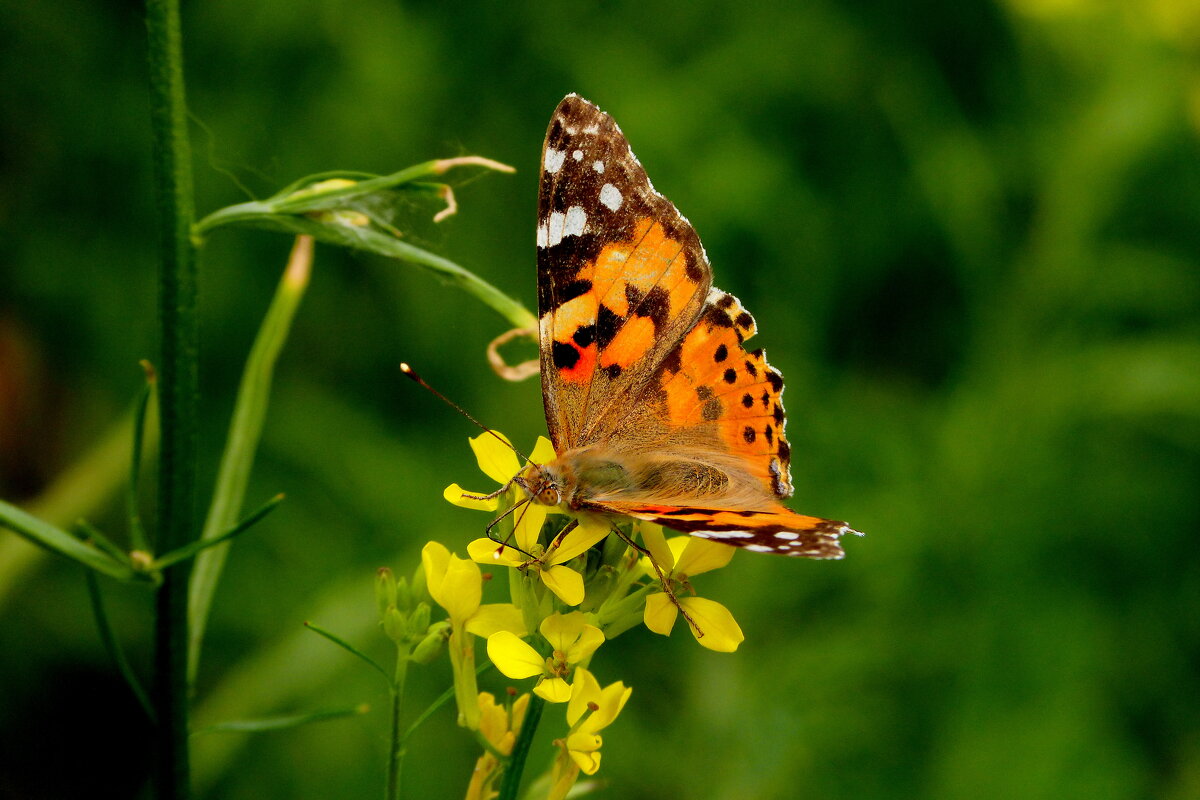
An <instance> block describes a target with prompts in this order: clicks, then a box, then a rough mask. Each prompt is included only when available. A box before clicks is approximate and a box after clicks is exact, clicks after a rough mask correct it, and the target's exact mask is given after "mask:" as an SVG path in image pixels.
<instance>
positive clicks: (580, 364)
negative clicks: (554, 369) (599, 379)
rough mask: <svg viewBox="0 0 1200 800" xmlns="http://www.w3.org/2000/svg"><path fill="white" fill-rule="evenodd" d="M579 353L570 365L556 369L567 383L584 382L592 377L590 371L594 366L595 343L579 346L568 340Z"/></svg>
mask: <svg viewBox="0 0 1200 800" xmlns="http://www.w3.org/2000/svg"><path fill="white" fill-rule="evenodd" d="M567 344H569V345H570V346H571V347H574V348H575V350H576V352H578V353H579V360H578V361H576V362H575V363H574V364H572V365H571V366H570V367H564V368H563V369H560V370H559V371H558V374H559V375H561V376H562V379H563V380H564V381H566V382H567V383H586V382H588V381H590V380H591V379H592V371H593V370H594V369H595V368H596V345H595V344H589V345H588V346H587V347H583V348H580V347H579V346H578V345H576V344H575V343H574V342H568V343H567Z"/></svg>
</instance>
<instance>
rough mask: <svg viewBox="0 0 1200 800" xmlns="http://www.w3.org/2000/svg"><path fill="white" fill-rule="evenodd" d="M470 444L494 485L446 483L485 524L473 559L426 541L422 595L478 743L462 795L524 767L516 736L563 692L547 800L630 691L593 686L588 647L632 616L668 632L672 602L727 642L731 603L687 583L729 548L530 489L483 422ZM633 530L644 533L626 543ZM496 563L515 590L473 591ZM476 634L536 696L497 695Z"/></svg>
mask: <svg viewBox="0 0 1200 800" xmlns="http://www.w3.org/2000/svg"><path fill="white" fill-rule="evenodd" d="M471 447H472V449H473V450H474V451H475V456H476V459H477V460H478V463H479V467H480V469H481V470H482V471H483V472H484V474H486V475H487V476H488V477H490V478H491V479H492V480H494V481H496V482H497V483H498V484H500V489H499V490H497V491H493V492H490V493H489V492H469V491H465V490H464V489H462V488H461V487H460V486H458V485H457V484H452V485H451V486H449V487H447V489H446V491H445V498H446V499H447V500H449V501H450V502H451V503H454V504H455V505H458V506H462V507H464V508H470V509H476V510H482V511H487V512H489V513H490V514H492V515H493V521H492V524H491V525H490V526H489V529H488V534H489V535H488V537H487V538H479V539H476V540H475V541H473V542H471V543H470V544H469V545H468V547H467V554H468V555H469V556H470V558H469V559H463V558H459V557H457V556H455V555H453V554H452V553H450V552H449V551H448V550H447V549H446V548H445V547H444V546H443V545H441V544H439V543H437V542H430V543H429V544H427V545H426V546H425V549H424V551H423V554H422V561H423V565H424V575H425V582H426V584H427V586H428V592H429V595H430V596H431V597H432V599H433V600H434V601H435V602H436V603H437V604H438V605H440V606H441V607H442V608H443V609H445V611H446V613H447V614H448V616H449V620H448V624H449V629H450V633H449V652H450V657H451V665H452V667H453V672H454V685H455V698H456V700H457V703H458V712H459V723H460V724H461V725H463V726H464V727H467V728H469V729H471V730H473V731H475V732H476V735H477V736H478V737H479V739H480V743H481V745H482V746H483V748H484V753H483V755H481V756H480V758H479V761H478V762H477V763H476V767H475V772H474V773H473V775H472V778H471V782H470V787H469V790H468V792H467V798H468V800H489V799H490V798H493V797H496V796H497V795H498V793H499V789H498V788H497V786H498V784H503V783H504V775H505V773H506V770H518V771H519V770H520V768H521V766H522V764H523V758H524V755H523V751H522V749H521V748H520V747H516V748H515V749H514V746H515V743H516V742H517V741H518V740H519V739H520V738H521V737H522V734H523V733H524V727H525V725H526V723H527V721H530V722H532V724H534V725H536V724H537V719H538V718H539V717H540V715H541V712H540V709H541V707H542V705H544V704H546V703H550V704H565V723H566V727H565V733H564V734H563V735H562V736H561V737H560V738H558V739H556V740H555V746H556V748H557V756H556V757H555V759H554V761H553V763H552V765H551V767H550V772H549V775H548V777H547V779H546V785H548V787H549V789H548V797H549V798H551V800H557V798H563V797H566V795H567V793H568V792H569V791H570V789H571V788H572V786H574V784H575V782H576V780H577V779H578V777H579V775H580V774H581V773H582V774H585V775H591V774H594V773H595V772H596V770H597V769H599V766H600V748H601V745H602V743H603V740H602V737H601V735H600V732H601V731H602V730H603V729H604V728H606V727H608V726H609V725H611V724H612V723H613V721H614V720H615V719H616V718H617V715H618V714H619V713H620V711H621V709H622V708H623V707H624V705H625V702H626V701H627V700H628V699H629V696H630V693H631V692H632V689H631V688H629V687H627V686H625V684H624V683H622V682H621V681H616V682H613V683H611V684H609V685H607V686H602V685H601V683H600V681H599V679H598V678H597V677H596V676H595V675H594V674H593V673H592V672H591V671H590V666H589V665H590V662H591V660H592V656H593V654H594V653H595V652H596V651H597V649H598V648H600V647H601V646H602V645H603V644H605V643H606V642H607V641H608V640H610V639H613V638H615V637H616V636H618V635H620V634H622V633H624V632H626V631H629V630H631V629H633V628H636V627H638V626H639V625H644V626H645V627H646V628H647V629H649V630H650V631H652V632H654V633H657V634H661V635H664V636H667V635H670V633H671V630H672V629H673V627H674V625H675V622H676V621H677V619H678V617H679V616H680V615H682V616H683V617H684V618H685V620H686V621H687V624H688V626H689V628H690V630H691V632H692V634H693V635H694V636H695V637H696V640H697V641H698V642H699V643H700V644H701V645H703V646H704V647H707V648H709V649H711V650H715V651H720V652H732V651H734V650H736V649H737V647H738V645H739V644H740V643H741V641H742V638H743V637H742V631H741V629H740V628H739V627H738V625H737V622H736V621H735V620H734V618H733V615H732V614H730V613H729V611H728V610H727V609H726V608H725V607H724V606H722V605H721V604H720V603H717V602H716V601H714V600H711V599H707V598H703V597H700V596H698V595H697V594H696V591H695V588H694V587H693V585H692V578H694V577H695V576H696V575H699V574H701V573H704V572H709V571H711V570H714V569H718V568H720V567H723V566H725V565H726V564H728V563H729V560H730V559H731V558H732V556H733V553H734V549H733V548H731V547H729V546H728V545H723V544H718V543H714V542H710V541H706V540H703V539H696V538H692V537H688V536H679V537H674V538H671V539H668V538H666V536H664V534H663V530H662V528H661V527H659V526H657V525H653V524H650V523H644V522H636V521H630V520H624V521H621V520H616V521H614V520H609V519H603V518H599V517H596V516H594V515H593V516H588V515H579V516H577V517H573V516H572V515H571V514H570V513H568V512H567V511H566V510H564V509H563V508H561V507H556V508H550V507H547V506H545V505H541V504H538V503H534V502H530V501H529V499H528V497H527V496H526V493H525V491H524V490H523V489H521V488H520V486H519V485H518V480H514V479H518V478H519V475H520V474H521V472H522V470H523V469H524V468H526V467H527V466H528V465H522V463H521V462H520V461H519V460H518V458H517V456H516V454H515V451H514V450H513V449H512V447H511V446H510V445H509V443H508V440H507V439H505V438H504V437H503V436H501V435H499V434H495V433H491V432H488V433H484V434H482V435H480V436H478V437H475V438H474V439H472V440H471ZM553 458H554V450H553V447H552V446H551V444H550V442H549V441H548V440H546V439H545V438H544V437H543V438H539V440H538V442H537V445H536V446H535V447H534V449H533V452H532V455H531V457H530V462H529V463H533V464H543V463H546V462H548V461H550V460H551V459H553ZM618 524H619V525H622V527H620V528H618V527H615V526H617V525H618ZM609 534H615V535H612V536H610V535H609ZM638 538H640V540H641V542H642V544H641V545H638V544H635V541H636V539H638ZM481 565H482V566H483V567H484V568H485V569H487V570H488V573H487V574H486V575H485V574H484V573H483V572H482V571H481V569H480V566H481ZM500 567H503V568H505V569H504V570H503V573H504V574H505V575H506V576H507V578H508V588H509V595H510V599H511V602H509V603H492V604H487V603H483V602H482V597H483V584H484V582H485V578H487V577H493V571H494V570H497V569H498V568H500ZM476 637H481V638H484V639H486V651H487V655H488V658H489V659H490V661H491V662H492V664H493V665H494V666H495V667H496V669H497V670H499V671H500V672H501V673H503V674H504V675H505V676H507V677H508V678H510V679H512V680H514V681H520V682H523V681H530V682H531V684H530V685H529V686H528V688H529V691H530V692H531V694H532V696H531V694H521V695H520V696H519V697H516V699H515V700H513V699H512V697H513V696H515V695H516V691H515V690H510V699H509V701H508V702H507V704H506V705H504V706H501V705H498V704H497V703H496V700H495V698H494V696H493V695H492V694H490V693H488V692H482V693H481V692H479V691H478V688H477V686H476V679H475V677H476V666H475V638H476ZM535 705H536V707H537V710H536V711H531V708H532V707H533V706H535ZM528 733H529V734H530V735H531V733H532V731H529V732H528ZM517 758H520V759H522V763H516V762H515V759H517ZM517 777H518V778H519V772H518V776H517Z"/></svg>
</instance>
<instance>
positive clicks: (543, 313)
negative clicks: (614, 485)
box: [537, 95, 712, 453]
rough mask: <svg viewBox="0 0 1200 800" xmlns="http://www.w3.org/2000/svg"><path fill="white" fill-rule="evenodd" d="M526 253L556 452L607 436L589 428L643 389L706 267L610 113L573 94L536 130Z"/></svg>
mask: <svg viewBox="0 0 1200 800" xmlns="http://www.w3.org/2000/svg"><path fill="white" fill-rule="evenodd" d="M537 245H538V249H537V254H538V256H537V263H538V314H539V329H540V331H539V333H540V339H541V365H542V396H543V398H544V401H545V405H546V422H547V425H548V427H549V429H550V438H551V440H552V441H553V443H554V447H555V450H557V451H558V452H559V453H561V452H563V451H565V450H569V449H571V448H574V447H579V446H582V445H586V444H588V443H590V442H594V441H598V440H601V439H604V438H607V437H609V436H610V434H611V433H612V431H611V429H608V428H605V427H604V426H601V425H599V424H598V422H599V421H600V420H601V419H602V418H604V417H605V416H606V415H607V414H608V413H610V411H611V410H612V409H613V408H614V407H615V406H618V405H620V404H621V403H622V400H627V399H628V396H629V395H630V394H631V393H632V392H634V391H635V390H636V389H638V388H640V387H644V386H646V385H648V384H649V383H651V382H652V380H653V376H654V372H655V370H656V369H657V367H658V365H659V364H660V363H661V362H662V361H663V359H664V358H665V357H666V356H667V355H668V353H669V352H670V351H671V350H672V349H674V348H675V347H676V346H677V344H678V343H679V341H680V340H681V339H682V338H683V336H684V335H685V334H686V333H687V331H688V330H689V329H691V327H692V326H693V325H694V323H695V321H696V319H697V318H698V316H699V315H700V313H701V311H702V308H703V305H704V301H705V298H706V297H707V296H708V291H709V287H710V285H711V282H712V270H711V268H710V267H709V264H708V259H707V258H706V257H705V255H704V249H703V247H702V246H701V245H700V239H699V237H698V236H697V235H696V232H695V231H694V230H693V229H692V226H691V225H689V224H688V222H687V220H685V219H684V218H683V217H682V216H680V214H679V212H678V211H677V210H676V209H675V206H673V205H672V204H671V203H670V201H668V200H667V199H666V198H664V197H663V196H662V195H660V194H658V192H656V191H654V187H653V186H652V185H651V184H650V179H649V178H648V177H647V176H646V171H645V170H644V169H643V168H642V166H641V164H640V163H639V162H638V160H637V158H636V157H634V155H633V153H632V151H631V150H630V148H629V143H628V142H627V141H626V140H625V137H624V136H623V135H622V134H621V130H620V128H618V127H617V124H616V123H615V122H614V121H613V119H612V117H610V116H608V115H607V114H605V113H604V112H602V111H600V109H598V108H596V106H594V105H592V104H591V103H589V102H588V101H586V100H584V99H583V98H581V97H578V96H576V95H569V96H567V97H566V98H565V99H564V100H563V101H562V102H561V103H560V104H559V106H558V108H557V109H556V110H555V112H554V116H553V117H552V118H551V120H550V127H549V129H548V130H547V132H546V141H545V144H544V145H543V148H542V173H541V185H540V190H539V199H538V227H537Z"/></svg>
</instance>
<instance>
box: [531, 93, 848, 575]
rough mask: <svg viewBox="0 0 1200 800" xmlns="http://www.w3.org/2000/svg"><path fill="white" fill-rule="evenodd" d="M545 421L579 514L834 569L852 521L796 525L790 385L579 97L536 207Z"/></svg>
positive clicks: (682, 224)
mask: <svg viewBox="0 0 1200 800" xmlns="http://www.w3.org/2000/svg"><path fill="white" fill-rule="evenodd" d="M538 211H539V217H538V219H539V223H538V229H537V244H538V309H539V317H540V322H539V328H540V337H541V366H542V390H543V399H544V402H545V406H546V421H547V426H548V427H549V429H550V434H551V439H552V441H553V443H554V446H555V450H556V452H557V453H558V454H559V460H560V461H564V462H566V463H565V464H564V468H565V469H566V470H568V471H569V472H570V473H571V476H572V477H571V485H572V486H573V487H574V489H575V490H577V492H578V494H577V495H576V496H575V498H574V499H573V500H572V501H571V502H575V503H576V506H577V507H579V508H590V509H591V510H595V511H600V512H604V513H612V514H624V515H627V516H632V517H636V518H640V519H649V520H653V521H655V522H659V523H661V524H663V525H665V526H667V527H670V528H673V529H675V530H681V531H686V532H688V533H692V534H694V535H697V536H703V537H706V538H711V539H717V540H720V541H724V542H727V543H729V544H733V545H739V546H742V547H746V548H747V549H752V550H759V551H764V552H779V553H788V554H792V555H801V556H809V557H814V558H838V557H840V556H841V554H842V550H841V547H840V546H839V545H838V543H837V542H838V537H839V536H841V535H842V534H844V533H846V532H848V531H850V529H849V528H848V527H847V526H846V525H845V523H841V522H835V521H831V520H825V519H821V518H818V517H808V516H804V515H801V514H796V513H794V512H792V511H790V510H788V509H787V508H785V507H784V506H783V505H781V504H780V503H779V499H780V498H786V497H789V496H791V494H792V483H791V473H790V459H791V448H790V447H789V445H788V442H787V439H786V437H785V436H784V430H783V429H784V411H783V404H782V393H783V378H782V376H781V375H780V374H779V372H778V371H776V370H775V369H773V368H772V367H771V366H770V365H769V364H768V363H767V361H766V357H765V355H764V353H763V351H762V350H754V351H747V350H746V349H745V346H744V342H745V341H746V339H748V338H750V337H751V336H753V335H754V333H755V330H756V326H755V323H754V319H753V317H752V316H751V315H750V314H749V312H747V311H746V310H745V309H744V308H743V307H742V305H741V303H740V302H739V301H738V300H737V298H735V297H734V296H733V295H730V294H727V293H725V292H722V291H720V290H718V289H715V288H713V286H712V268H711V266H710V265H709V263H708V258H707V257H706V255H705V253H704V248H703V246H702V245H701V244H700V239H699V237H698V236H697V235H696V232H695V231H694V230H693V229H692V226H691V225H690V224H689V223H688V221H687V220H686V219H685V218H684V217H683V216H682V215H681V214H680V213H679V211H678V210H677V209H676V208H675V206H674V205H672V204H671V203H670V201H668V200H667V199H666V198H664V197H662V195H660V194H658V192H656V191H655V190H654V187H653V186H652V185H651V183H650V180H649V178H648V177H647V176H646V172H645V170H644V169H643V168H642V166H641V164H640V163H639V162H638V160H637V158H636V157H634V155H633V153H632V151H631V150H630V147H629V144H628V142H627V141H626V140H625V137H624V136H623V135H622V134H621V131H620V129H619V128H618V127H617V125H616V123H615V122H614V121H613V120H612V118H611V117H609V116H608V115H607V114H605V113H604V112H602V111H600V110H599V109H598V108H596V107H595V106H594V105H592V104H591V103H588V102H587V101H586V100H583V99H582V98H580V97H578V96H575V95H570V96H568V97H567V98H565V99H564V100H563V101H562V103H560V104H559V107H558V109H556V111H555V113H554V116H553V118H552V119H551V122H550V127H549V130H548V131H547V134H546V141H545V144H544V146H543V151H542V175H541V187H540V195H539V204H538Z"/></svg>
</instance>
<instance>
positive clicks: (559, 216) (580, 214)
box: [537, 206, 587, 247]
mask: <svg viewBox="0 0 1200 800" xmlns="http://www.w3.org/2000/svg"><path fill="white" fill-rule="evenodd" d="M586 228H587V212H586V211H584V210H583V206H571V207H570V208H568V209H567V213H565V214H564V213H563V212H561V211H551V212H550V217H549V218H548V219H547V220H546V221H545V222H543V223H542V224H541V225H538V229H537V245H538V247H554V246H555V245H556V244H558V243H559V242H561V241H562V240H563V239H565V238H567V237H568V236H580V235H582V234H583V232H584V230H585V229H586Z"/></svg>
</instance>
